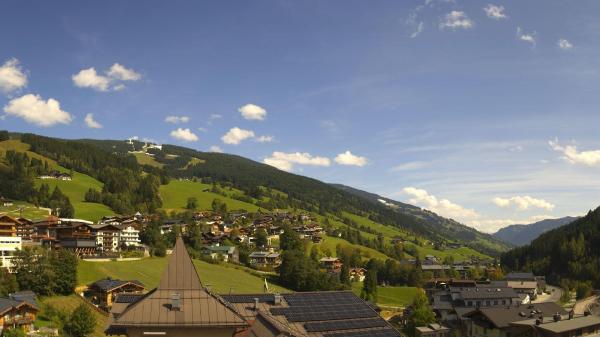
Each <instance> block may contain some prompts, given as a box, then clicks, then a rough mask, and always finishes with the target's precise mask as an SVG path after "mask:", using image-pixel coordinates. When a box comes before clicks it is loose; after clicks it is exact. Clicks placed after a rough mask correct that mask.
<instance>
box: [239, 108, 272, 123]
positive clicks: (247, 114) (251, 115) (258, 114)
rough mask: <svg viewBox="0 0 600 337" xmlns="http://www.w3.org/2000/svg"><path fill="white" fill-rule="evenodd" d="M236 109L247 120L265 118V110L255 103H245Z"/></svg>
mask: <svg viewBox="0 0 600 337" xmlns="http://www.w3.org/2000/svg"><path fill="white" fill-rule="evenodd" d="M238 111H239V112H241V113H242V116H243V117H244V118H245V119H248V120H259V121H262V120H263V119H265V117H267V110H265V109H264V108H262V107H260V106H258V105H255V104H246V105H244V106H242V107H240V108H239V109H238Z"/></svg>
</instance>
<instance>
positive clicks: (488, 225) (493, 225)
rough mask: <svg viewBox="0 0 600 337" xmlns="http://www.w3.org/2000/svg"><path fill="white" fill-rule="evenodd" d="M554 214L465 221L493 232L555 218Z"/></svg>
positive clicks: (479, 228)
mask: <svg viewBox="0 0 600 337" xmlns="http://www.w3.org/2000/svg"><path fill="white" fill-rule="evenodd" d="M555 218H556V217H555V216H552V215H547V214H540V215H533V216H530V217H528V218H526V219H510V218H507V219H479V220H471V221H468V222H467V225H469V226H471V227H473V228H476V229H477V230H480V231H482V232H485V233H495V232H497V231H498V230H500V229H501V228H504V227H506V226H510V225H529V224H532V223H535V222H538V221H542V220H546V219H555Z"/></svg>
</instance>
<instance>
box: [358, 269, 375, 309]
mask: <svg viewBox="0 0 600 337" xmlns="http://www.w3.org/2000/svg"><path fill="white" fill-rule="evenodd" d="M360 297H362V298H363V299H364V300H366V301H371V302H373V303H375V302H377V270H375V269H369V270H367V275H366V277H365V280H364V282H363V288H362V291H361V293H360Z"/></svg>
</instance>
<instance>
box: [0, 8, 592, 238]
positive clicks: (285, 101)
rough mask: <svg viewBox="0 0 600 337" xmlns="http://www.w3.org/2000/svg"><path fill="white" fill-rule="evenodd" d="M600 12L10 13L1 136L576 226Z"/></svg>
mask: <svg viewBox="0 0 600 337" xmlns="http://www.w3.org/2000/svg"><path fill="white" fill-rule="evenodd" d="M599 12H600V3H598V2H597V1H579V2H577V5H573V4H572V3H568V2H565V1H547V0H544V1H527V2H524V1H493V2H487V1H482V2H480V1H468V2H467V1H461V0H456V1H444V0H429V1H425V0H422V1H348V0H343V1H243V2H242V1H212V2H209V1H203V2H198V1H185V2H183V1H168V2H167V1H131V2H128V3H125V2H123V1H110V2H93V3H91V2H87V3H85V4H83V3H81V2H79V1H70V2H66V1H62V2H58V1H57V2H33V1H7V2H4V3H3V6H2V11H1V12H0V41H2V48H0V65H2V67H1V68H0V93H1V94H0V108H2V110H0V116H1V117H0V128H2V129H8V130H11V131H24V132H35V133H40V134H44V135H49V136H56V137H64V138H81V137H89V138H108V139H126V138H129V137H133V136H137V137H139V138H140V139H152V140H154V141H156V142H159V143H172V144H179V145H184V146H188V147H192V148H196V149H199V150H203V151H207V150H209V149H212V150H216V151H224V152H227V153H235V154H239V155H242V156H245V157H248V158H251V159H254V160H257V161H261V162H267V163H269V164H272V165H276V166H277V167H279V168H282V169H286V170H289V171H292V172H295V173H299V174H303V175H308V176H311V177H315V178H318V179H321V180H324V181H327V182H338V183H344V184H348V185H351V186H355V187H358V188H362V189H365V190H368V191H372V192H376V193H380V194H382V195H385V196H388V197H391V198H394V199H397V200H401V201H410V202H412V203H414V204H417V205H419V206H422V207H425V208H429V209H432V210H434V211H436V212H439V213H440V214H442V215H445V216H449V217H453V218H456V219H457V220H460V221H462V222H464V223H466V224H468V225H472V226H474V227H476V228H479V229H481V230H484V231H494V230H496V229H498V228H499V227H501V226H503V225H506V224H509V223H514V222H518V223H522V222H530V221H533V220H536V219H540V218H545V217H559V216H565V215H579V214H583V213H585V212H586V211H587V210H588V209H590V208H595V207H596V206H597V205H599V204H600V197H599V196H598V187H599V186H600V175H599V174H598V170H599V169H600V142H599V141H600V135H599V134H598V132H597V125H599V122H600V113H599V111H598V108H597V107H598V106H600V104H599V103H600V95H598V88H599V87H600V86H599V85H600V73H599V72H598V65H599V63H600V57H599V56H600V44H599V43H598V42H599V39H600V23H599V22H598V20H597V17H598V14H599ZM86 117H87V118H86ZM169 117H170V118H169Z"/></svg>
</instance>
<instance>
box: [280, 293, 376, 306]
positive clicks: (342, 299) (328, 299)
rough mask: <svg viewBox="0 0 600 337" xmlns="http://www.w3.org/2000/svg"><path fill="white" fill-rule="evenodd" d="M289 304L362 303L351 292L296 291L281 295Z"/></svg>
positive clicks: (362, 302)
mask: <svg viewBox="0 0 600 337" xmlns="http://www.w3.org/2000/svg"><path fill="white" fill-rule="evenodd" d="M283 297H284V298H285V300H286V301H287V302H288V304H289V305H290V306H311V305H312V306H315V305H327V304H332V303H337V304H364V301H363V300H361V299H360V298H358V297H356V295H354V294H353V293H351V292H331V293H328V292H323V293H304V294H303V293H296V294H285V295H283Z"/></svg>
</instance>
